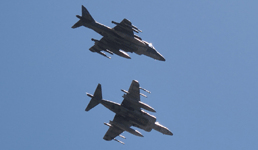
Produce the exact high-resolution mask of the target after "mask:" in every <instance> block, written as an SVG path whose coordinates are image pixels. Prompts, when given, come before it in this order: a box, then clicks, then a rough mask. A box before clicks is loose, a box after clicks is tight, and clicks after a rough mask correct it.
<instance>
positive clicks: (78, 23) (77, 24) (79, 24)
mask: <svg viewBox="0 0 258 150" xmlns="http://www.w3.org/2000/svg"><path fill="white" fill-rule="evenodd" d="M80 26H82V21H81V20H79V21H78V22H76V23H75V24H74V25H73V26H72V28H73V29H75V28H78V27H80Z"/></svg>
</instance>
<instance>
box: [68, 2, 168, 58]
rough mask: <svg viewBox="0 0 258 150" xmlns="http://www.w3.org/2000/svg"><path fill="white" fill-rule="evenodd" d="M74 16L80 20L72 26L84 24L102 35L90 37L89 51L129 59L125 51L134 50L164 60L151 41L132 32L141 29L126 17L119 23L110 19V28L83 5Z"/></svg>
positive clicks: (137, 31)
mask: <svg viewBox="0 0 258 150" xmlns="http://www.w3.org/2000/svg"><path fill="white" fill-rule="evenodd" d="M76 17H77V18H79V19H80V20H79V21H78V22H77V23H75V24H74V25H73V26H72V28H77V27H80V26H85V27H87V28H90V29H92V30H94V31H96V32H97V33H99V34H100V35H102V36H103V37H102V38H101V39H100V40H96V39H93V38H92V39H91V40H92V41H94V42H95V44H94V46H92V47H91V48H90V51H92V52H97V53H99V54H101V55H103V56H105V57H107V58H110V57H108V56H107V55H106V54H105V53H104V52H101V51H106V52H107V53H110V54H111V55H113V54H114V53H115V54H117V55H119V56H121V57H124V58H128V59H131V57H130V56H129V55H128V54H127V53H126V52H131V53H132V52H135V53H136V54H138V55H142V54H143V55H146V56H149V57H151V58H154V59H156V60H160V61H165V58H164V57H163V56H162V55H161V54H160V53H159V52H158V51H157V50H156V49H155V48H154V46H153V45H152V44H151V43H148V42H146V41H144V40H142V39H141V38H140V37H139V36H137V35H135V34H134V32H136V33H139V32H142V31H141V30H139V29H138V28H137V27H135V26H134V25H132V23H131V22H130V21H129V20H127V19H123V20H122V22H120V23H117V22H115V21H112V23H114V24H116V26H115V27H114V28H110V27H107V26H105V25H103V24H100V23H98V22H97V21H95V20H94V19H93V18H92V16H91V15H90V13H89V12H88V10H87V9H86V8H85V7H84V6H83V5H82V16H79V15H76Z"/></svg>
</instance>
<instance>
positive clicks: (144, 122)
mask: <svg viewBox="0 0 258 150" xmlns="http://www.w3.org/2000/svg"><path fill="white" fill-rule="evenodd" d="M140 89H142V90H144V91H146V92H148V93H150V92H149V91H148V90H146V89H143V88H141V87H140V85H139V83H138V81H136V80H133V81H132V83H131V86H130V88H129V90H128V91H126V90H122V91H123V92H125V94H124V95H123V98H124V100H123V102H122V103H121V104H118V103H115V102H112V101H108V100H104V99H102V90H101V84H98V86H97V88H96V90H95V92H94V95H91V94H89V93H87V95H88V96H89V97H91V100H90V102H89V104H88V106H87V107H86V109H85V111H89V110H90V109H92V108H93V107H95V106H96V105H98V104H99V103H100V104H102V105H104V106H105V107H106V108H108V109H109V110H111V111H113V112H114V113H115V114H116V115H115V117H114V119H113V121H110V122H109V123H104V124H105V125H107V126H109V129H108V131H107V132H106V134H105V136H104V137H103V139H104V140H107V141H111V140H115V141H117V142H119V143H122V144H124V143H123V142H122V141H119V140H117V139H116V137H117V136H120V137H122V138H124V139H125V137H124V136H122V135H120V134H121V133H122V132H124V131H127V132H129V133H131V134H134V135H136V136H140V137H143V135H142V134H141V133H140V132H139V131H137V130H134V129H132V128H131V126H134V127H138V128H140V129H143V130H145V131H147V132H150V131H151V130H152V129H154V130H156V131H159V132H161V133H163V134H166V135H173V133H172V132H170V131H169V129H168V128H166V127H164V126H163V125H161V124H160V123H158V122H156V117H155V116H153V115H150V114H149V113H147V112H145V111H143V110H142V109H141V108H143V109H145V110H148V111H151V112H156V111H155V110H154V109H153V108H152V107H151V106H149V105H147V104H145V103H143V102H141V101H140V95H142V96H144V97H147V96H146V95H144V94H142V93H140Z"/></svg>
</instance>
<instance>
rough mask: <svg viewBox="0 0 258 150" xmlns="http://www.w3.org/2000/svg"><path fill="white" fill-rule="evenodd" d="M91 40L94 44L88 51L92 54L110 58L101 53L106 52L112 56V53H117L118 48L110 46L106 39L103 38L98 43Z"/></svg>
mask: <svg viewBox="0 0 258 150" xmlns="http://www.w3.org/2000/svg"><path fill="white" fill-rule="evenodd" d="M92 40H93V41H94V42H95V44H94V45H93V46H92V47H91V48H90V49H89V50H90V51H92V52H97V53H99V54H101V55H103V56H105V57H107V58H110V57H108V56H107V55H106V54H105V53H103V52H101V51H106V52H108V53H110V54H112V55H113V52H115V53H117V52H118V51H119V49H118V48H115V47H111V46H110V41H109V40H108V39H107V37H103V38H101V39H100V40H99V41H98V40H95V39H92Z"/></svg>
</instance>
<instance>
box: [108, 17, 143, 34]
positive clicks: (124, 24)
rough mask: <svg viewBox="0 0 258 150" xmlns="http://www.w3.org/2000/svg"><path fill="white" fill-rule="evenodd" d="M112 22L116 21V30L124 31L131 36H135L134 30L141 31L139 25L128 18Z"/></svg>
mask: <svg viewBox="0 0 258 150" xmlns="http://www.w3.org/2000/svg"><path fill="white" fill-rule="evenodd" d="M112 23H115V24H116V26H115V27H114V28H113V29H114V30H116V31H119V32H123V33H125V34H128V35H130V36H134V33H133V32H137V33H139V32H141V30H139V29H138V28H137V27H135V26H133V25H132V23H131V21H129V20H128V19H123V20H122V21H121V22H120V23H116V22H114V21H112Z"/></svg>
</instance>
